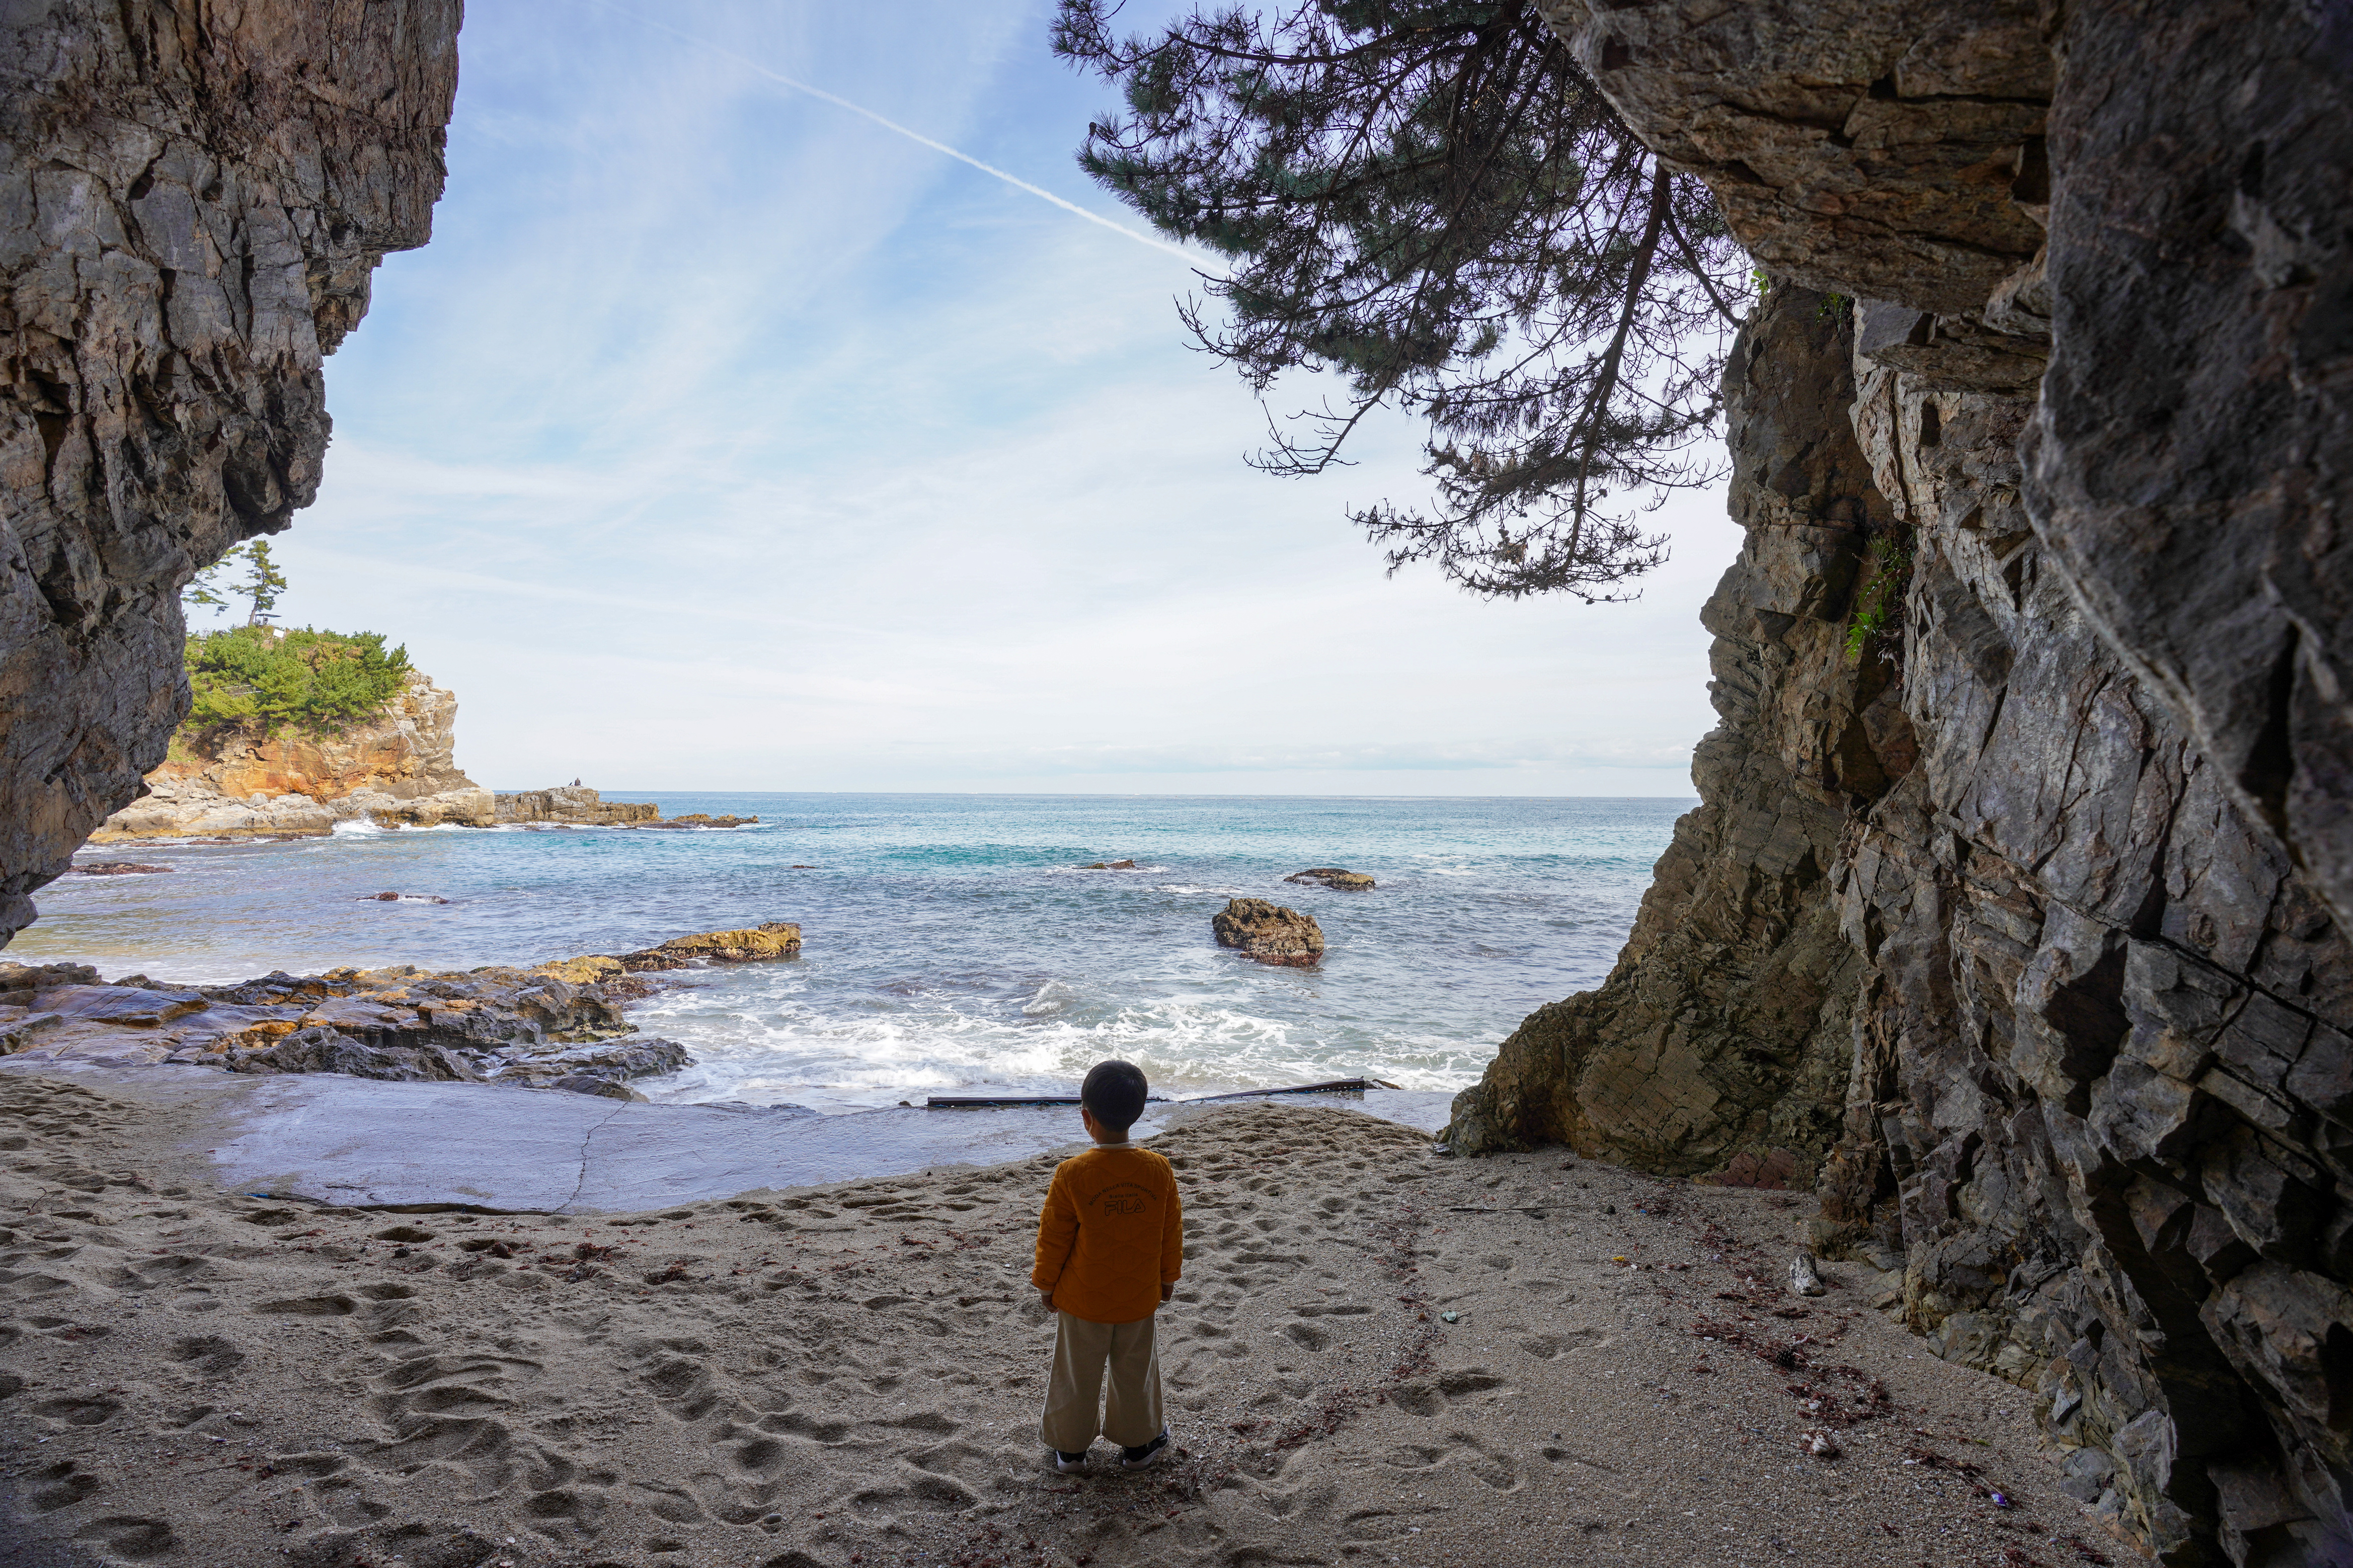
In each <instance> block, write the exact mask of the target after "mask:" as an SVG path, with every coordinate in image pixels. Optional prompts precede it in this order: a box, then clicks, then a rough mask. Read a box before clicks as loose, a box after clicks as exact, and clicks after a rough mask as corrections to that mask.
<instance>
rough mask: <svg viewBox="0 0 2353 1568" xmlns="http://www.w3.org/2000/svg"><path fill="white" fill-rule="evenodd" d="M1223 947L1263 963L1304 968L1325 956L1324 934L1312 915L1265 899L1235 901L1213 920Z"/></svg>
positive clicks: (1212, 923) (1214, 929)
mask: <svg viewBox="0 0 2353 1568" xmlns="http://www.w3.org/2000/svg"><path fill="white" fill-rule="evenodd" d="M1209 929H1210V930H1211V931H1215V932H1217V934H1218V945H1219V947H1230V948H1234V949H1236V950H1238V951H1239V952H1241V954H1242V955H1243V956H1244V957H1245V958H1254V959H1257V960H1258V961H1259V962H1260V963H1282V964H1289V965H1291V966H1293V967H1294V968H1300V969H1304V968H1306V967H1308V966H1309V965H1311V964H1314V963H1319V962H1321V960H1322V959H1323V957H1324V931H1323V928H1322V927H1320V926H1318V925H1317V924H1316V923H1315V921H1314V917H1313V916H1312V915H1303V914H1301V913H1300V912H1299V911H1298V910H1287V909H1284V908H1283V907H1282V905H1281V904H1271V903H1269V902H1267V901H1266V900H1264V899H1235V900H1231V901H1230V902H1229V903H1228V904H1227V905H1226V907H1225V908H1224V909H1222V910H1219V911H1218V913H1217V914H1216V915H1215V916H1213V917H1212V918H1211V919H1210V921H1209Z"/></svg>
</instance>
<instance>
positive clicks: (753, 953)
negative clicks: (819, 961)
mask: <svg viewBox="0 0 2353 1568" xmlns="http://www.w3.org/2000/svg"><path fill="white" fill-rule="evenodd" d="M800 950H801V928H800V927H799V926H797V925H796V924H794V923H793V922H792V921H768V922H766V923H765V924H764V925H756V926H753V927H750V928H748V929H746V930H744V931H704V932H702V934H701V935H699V936H681V937H675V938H672V939H671V940H670V941H669V942H664V943H662V944H661V945H660V946H659V947H656V948H649V949H647V950H646V951H645V952H625V953H623V954H621V956H620V958H619V960H618V962H619V963H620V965H621V967H622V968H623V969H625V970H627V971H628V972H629V973H632V974H639V973H646V972H648V971H654V970H663V969H686V968H689V967H691V966H692V965H695V964H699V963H765V961H767V960H769V959H772V958H791V957H793V956H794V955H795V954H797V953H798V952H800Z"/></svg>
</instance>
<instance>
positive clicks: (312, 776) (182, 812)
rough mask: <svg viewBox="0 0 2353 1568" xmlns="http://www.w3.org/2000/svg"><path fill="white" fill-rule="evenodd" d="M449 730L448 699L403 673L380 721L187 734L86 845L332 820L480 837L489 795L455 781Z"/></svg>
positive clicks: (453, 738) (293, 832)
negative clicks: (458, 829)
mask: <svg viewBox="0 0 2353 1568" xmlns="http://www.w3.org/2000/svg"><path fill="white" fill-rule="evenodd" d="M457 721H458V699H457V697H456V696H455V695H454V694H453V693H451V692H449V691H448V690H447V689H444V688H442V687H438V686H436V685H434V684H433V682H432V680H431V679H429V678H428V677H427V676H424V675H421V674H419V673H417V672H416V671H414V670H412V671H410V672H409V674H408V678H407V679H406V681H405V682H404V683H403V684H402V687H401V689H400V690H399V692H398V693H397V694H396V696H395V697H394V698H393V700H392V701H391V703H390V704H389V705H388V706H386V708H385V710H384V711H383V712H381V713H378V714H376V715H375V716H374V717H372V718H367V719H356V720H352V721H347V722H345V723H342V724H339V725H336V726H335V727H333V728H332V729H329V730H324V731H313V730H308V729H304V728H302V727H301V726H298V725H289V726H287V727H285V728H283V729H281V730H279V731H277V732H275V733H273V734H254V733H250V732H248V731H237V730H228V731H222V732H221V733H218V734H193V735H192V734H189V733H188V732H186V731H182V732H181V734H180V735H179V736H178V737H176V738H175V739H174V742H173V746H172V755H171V756H170V757H169V758H167V759H166V760H165V761H164V765H163V766H162V767H159V768H157V769H156V770H155V771H154V772H153V773H149V774H148V775H147V788H148V791H149V793H148V794H147V795H145V796H144V797H142V799H140V800H139V801H137V802H135V803H134V804H132V805H128V806H125V807H124V808H123V809H122V810H121V811H118V812H116V813H115V814H114V815H113V816H110V817H108V818H107V819H106V821H105V823H104V825H103V826H100V828H99V830H98V831H97V832H95V833H93V834H91V835H90V842H91V843H93V844H117V843H121V842H124V841H126V840H131V839H137V838H254V837H316V836H317V835H320V834H323V833H330V832H332V831H333V830H334V826H335V824H336V823H338V822H373V823H375V825H377V826H384V827H432V826H438V825H440V824H442V823H445V822H446V823H454V824H456V825H458V826H463V827H487V826H490V825H491V822H492V821H493V820H495V816H494V814H493V810H492V805H491V792H490V791H488V790H486V789H484V788H482V787H481V786H480V785H479V784H475V783H474V781H473V780H471V779H470V778H468V777H467V776H466V775H465V774H464V773H460V772H459V771H458V766H457V763H456V762H455V760H454V753H455V752H456V749H457V743H458V738H457Z"/></svg>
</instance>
